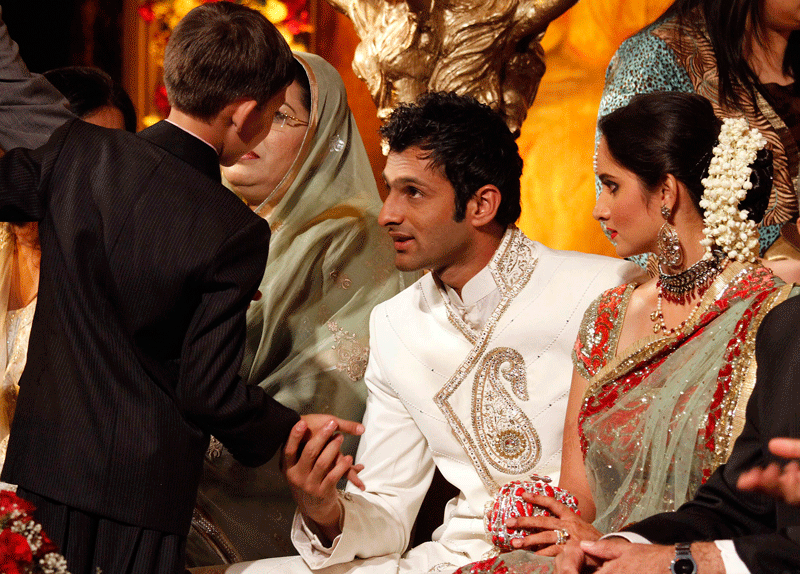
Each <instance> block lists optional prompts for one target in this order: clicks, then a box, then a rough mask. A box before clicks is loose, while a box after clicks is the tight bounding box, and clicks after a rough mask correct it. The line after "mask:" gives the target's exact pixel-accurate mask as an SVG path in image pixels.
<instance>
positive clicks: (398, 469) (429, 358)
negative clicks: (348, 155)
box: [226, 94, 638, 574]
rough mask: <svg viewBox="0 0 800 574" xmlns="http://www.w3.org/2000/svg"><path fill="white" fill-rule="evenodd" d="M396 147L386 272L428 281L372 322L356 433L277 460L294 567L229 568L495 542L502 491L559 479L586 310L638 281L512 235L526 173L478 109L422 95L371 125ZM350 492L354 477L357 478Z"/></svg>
mask: <svg viewBox="0 0 800 574" xmlns="http://www.w3.org/2000/svg"><path fill="white" fill-rule="evenodd" d="M381 133H382V135H383V136H384V138H385V139H386V140H387V142H388V144H389V147H390V150H391V151H390V152H389V155H388V158H387V161H386V169H385V171H384V174H383V175H384V179H385V180H386V185H387V188H388V197H387V198H386V200H385V202H384V205H383V209H382V211H381V214H380V217H379V221H380V223H381V224H382V225H383V226H385V227H386V228H387V230H388V232H389V235H390V236H391V237H392V239H393V241H394V247H395V250H396V265H397V267H398V268H399V269H401V270H404V271H410V270H418V269H426V270H430V271H431V272H430V273H427V274H426V275H424V276H423V277H422V279H420V280H419V281H417V282H416V283H415V284H414V285H412V286H411V287H409V288H408V289H406V290H405V291H403V292H402V293H400V294H399V295H397V296H396V297H394V298H393V299H391V300H389V301H387V302H385V303H383V304H381V305H379V306H377V307H376V308H375V309H374V311H373V312H372V317H371V323H370V347H371V351H370V358H369V365H368V367H367V372H366V377H365V380H366V383H367V387H368V390H369V395H368V398H367V409H366V413H365V418H364V425H365V427H366V432H365V433H364V435H363V436H362V437H361V442H360V445H359V449H358V455H357V457H356V459H357V462H358V463H359V465H358V466H357V468H360V467H361V465H363V470H362V471H361V473H360V475H359V478H360V479H361V480H362V481H363V484H364V486H365V490H363V491H361V490H360V489H359V488H357V487H356V486H354V485H353V484H350V485H348V489H347V491H346V492H343V493H341V492H338V491H337V490H336V483H337V481H338V480H339V479H340V478H341V477H342V476H344V475H345V474H346V473H347V472H348V470H349V468H350V462H351V461H350V460H349V457H342V456H341V455H339V454H338V447H339V444H340V439H334V440H333V441H331V442H329V443H327V444H325V443H324V441H323V440H321V439H313V440H311V441H309V442H308V443H307V444H306V445H305V446H304V448H303V449H302V451H300V449H299V448H298V445H299V443H300V439H301V438H302V431H303V429H302V423H300V428H297V427H296V428H295V430H294V431H293V433H292V435H291V436H290V438H289V440H288V442H287V444H286V447H285V450H284V460H283V463H284V469H285V472H286V475H287V478H288V480H289V482H290V484H291V485H292V488H293V490H294V492H295V497H296V499H297V502H298V507H299V511H298V513H297V514H296V516H295V521H294V526H293V532H292V540H293V542H294V544H295V546H296V547H297V549H298V551H299V552H300V557H290V558H276V559H269V560H262V561H258V562H254V563H250V564H239V565H234V566H231V567H229V568H228V569H227V570H226V572H247V573H249V574H253V573H259V574H263V573H267V572H274V573H285V572H306V573H307V572H309V570H312V571H315V572H316V571H320V572H324V573H326V574H328V573H337V574H338V573H344V572H356V573H359V574H366V573H375V574H389V573H392V574H394V573H395V572H404V573H405V572H409V573H411V572H414V573H423V572H452V571H453V570H455V569H456V568H457V567H459V566H462V565H464V564H467V563H469V562H473V561H476V560H480V559H481V558H483V557H485V556H486V555H487V554H488V553H490V552H491V551H492V550H493V548H492V545H491V544H490V543H489V542H488V541H487V538H486V535H485V533H484V527H483V515H484V506H485V504H486V503H487V502H489V501H491V500H492V499H493V497H494V495H495V493H496V492H497V490H498V488H499V487H500V486H502V485H503V484H505V483H507V482H508V481H511V480H515V479H523V480H525V479H529V477H530V476H531V475H534V474H535V475H547V476H550V477H552V478H553V480H554V484H555V481H556V480H557V477H558V472H559V468H560V458H561V441H562V434H563V425H564V414H565V409H566V402H567V394H568V391H569V384H570V379H571V375H572V361H571V351H572V347H573V344H574V342H575V338H576V336H577V333H578V328H579V324H580V322H581V318H582V317H583V312H584V310H585V309H586V308H587V307H588V306H589V304H590V303H591V302H592V300H593V299H594V298H595V297H597V296H598V295H599V294H600V293H601V292H603V291H604V290H606V289H608V288H610V287H612V286H616V285H618V284H620V283H622V282H624V281H626V280H628V279H630V278H632V277H633V276H634V275H636V274H637V270H638V268H637V267H636V266H635V265H633V264H631V263H627V262H623V261H620V260H615V259H611V258H607V257H600V256H595V255H585V254H580V253H573V252H563V251H554V250H552V249H548V248H547V247H545V246H543V245H541V244H539V243H535V242H533V241H531V240H529V239H528V238H527V237H526V236H525V235H524V234H523V233H522V232H521V231H519V230H518V229H517V228H516V227H515V226H514V225H513V223H514V221H516V220H517V218H518V217H519V214H520V185H519V179H520V175H521V172H522V160H521V159H520V156H519V153H518V150H517V145H516V143H515V141H514V138H513V136H512V135H511V133H510V132H509V130H508V129H507V128H506V126H505V124H504V122H503V120H502V119H501V118H500V117H499V116H498V115H497V114H496V113H494V112H493V111H491V110H490V109H489V108H488V107H486V106H484V105H482V104H478V103H477V102H476V101H474V100H472V99H470V98H464V97H459V96H455V95H452V94H450V95H447V94H428V95H425V96H422V98H421V99H420V100H419V101H418V102H417V103H416V104H413V105H402V106H400V107H399V108H397V109H396V110H395V111H394V113H393V114H392V116H391V118H390V119H389V121H388V123H387V124H386V125H385V126H384V127H383V128H382V129H381ZM434 467H438V468H439V470H440V471H441V473H442V475H444V477H445V478H446V479H447V480H448V481H449V482H451V483H452V484H453V485H455V486H456V487H457V488H458V489H459V490H460V493H459V495H458V496H457V497H456V498H454V499H452V500H451V501H450V502H449V503H448V505H447V508H446V510H445V514H444V522H443V524H442V525H441V526H440V527H439V528H438V529H437V530H436V531H435V532H434V534H433V540H432V541H431V542H427V543H424V544H422V545H420V546H417V547H415V548H412V549H410V550H408V548H407V547H408V544H409V538H410V535H411V529H412V526H413V524H414V521H415V518H416V516H417V512H418V511H419V509H420V505H421V504H422V501H423V498H424V497H425V494H426V492H427V490H428V487H429V485H430V483H431V478H432V476H433V474H434ZM355 482H356V483H358V479H356V481H355Z"/></svg>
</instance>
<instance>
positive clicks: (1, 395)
mask: <svg viewBox="0 0 800 574" xmlns="http://www.w3.org/2000/svg"><path fill="white" fill-rule="evenodd" d="M13 260H14V235H13V233H11V231H10V229H9V224H8V223H2V224H0V310H2V311H0V314H1V315H2V321H0V326H2V328H0V373H3V379H2V382H0V469H2V465H3V463H4V462H5V459H6V449H7V448H8V436H9V431H10V430H11V419H12V418H13V416H14V408H15V407H16V404H17V394H18V392H19V378H20V377H21V376H22V371H23V369H24V368H25V362H26V360H27V358H28V339H29V338H30V334H31V324H32V323H33V314H34V311H35V310H36V299H34V300H33V301H31V302H30V303H28V305H26V306H25V307H23V308H22V309H18V310H15V311H7V309H8V294H9V290H10V286H11V265H12V263H13ZM0 485H2V487H3V488H8V487H9V485H8V484H7V483H0Z"/></svg>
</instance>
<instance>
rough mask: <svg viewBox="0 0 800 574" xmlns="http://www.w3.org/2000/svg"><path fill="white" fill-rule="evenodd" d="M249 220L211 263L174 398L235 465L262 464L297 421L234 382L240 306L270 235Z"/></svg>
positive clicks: (260, 269)
mask: <svg viewBox="0 0 800 574" xmlns="http://www.w3.org/2000/svg"><path fill="white" fill-rule="evenodd" d="M262 225H266V222H264V221H262V220H256V221H255V222H254V223H253V224H251V225H248V226H246V227H244V228H242V229H240V230H239V231H237V232H236V233H235V234H233V235H232V236H231V237H229V238H228V240H227V241H226V242H225V244H224V245H223V246H222V247H221V248H220V250H219V251H218V252H217V254H216V255H215V256H214V258H213V262H212V264H211V266H210V268H209V272H208V273H207V280H206V286H205V289H204V295H203V298H202V301H201V304H200V307H199V309H198V311H197V313H196V314H195V316H194V319H193V320H192V323H191V325H190V327H189V332H188V335H187V337H186V340H185V344H184V350H183V357H184V360H182V361H181V364H182V367H181V369H182V370H181V373H180V375H179V380H178V389H177V399H178V403H179V405H180V406H181V408H182V409H184V411H185V414H186V416H187V417H188V418H190V419H191V420H193V421H194V422H195V423H196V424H197V425H198V426H199V427H200V428H203V429H204V430H206V431H208V432H210V433H211V434H213V435H214V436H215V437H217V438H218V439H219V440H220V441H222V443H223V444H224V445H225V446H226V447H227V448H228V450H229V451H230V452H231V454H233V456H234V457H235V458H236V459H237V460H238V461H239V462H241V463H242V464H245V465H248V466H257V465H260V464H263V463H265V462H266V461H267V460H269V459H270V458H271V457H272V455H273V454H274V453H275V451H276V450H277V449H278V448H279V447H280V446H281V445H282V444H283V442H284V441H285V440H286V438H287V437H288V434H289V431H290V430H291V428H292V426H293V425H294V424H295V423H296V422H297V421H298V420H300V419H299V415H298V414H297V413H295V412H294V411H293V410H291V409H289V408H287V407H284V406H282V405H281V404H279V403H278V402H277V401H275V400H274V399H273V398H272V397H270V396H268V395H267V394H266V393H265V392H264V390H263V389H261V388H260V387H259V386H257V385H246V384H245V383H244V382H243V381H242V380H241V378H240V377H239V376H238V370H239V366H240V365H241V360H242V354H243V349H244V343H245V329H246V319H245V313H246V311H247V305H248V304H249V302H250V301H251V299H252V297H253V294H254V293H255V291H256V289H257V287H258V284H259V282H260V280H261V277H262V275H263V273H264V267H265V265H266V256H267V250H268V245H269V243H268V242H269V233H265V230H264V229H261V226H262Z"/></svg>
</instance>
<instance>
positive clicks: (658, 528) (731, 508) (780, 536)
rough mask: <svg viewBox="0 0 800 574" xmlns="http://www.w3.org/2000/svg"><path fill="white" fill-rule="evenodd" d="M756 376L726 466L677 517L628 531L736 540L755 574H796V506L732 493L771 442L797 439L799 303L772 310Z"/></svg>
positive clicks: (652, 536)
mask: <svg viewBox="0 0 800 574" xmlns="http://www.w3.org/2000/svg"><path fill="white" fill-rule="evenodd" d="M756 360H757V362H758V371H757V378H756V385H755V388H754V390H753V394H752V396H751V397H750V401H749V403H748V405H747V413H746V421H745V427H744V430H743V431H742V434H741V436H740V437H739V439H738V440H737V441H736V444H735V445H734V448H733V451H732V453H731V457H730V459H729V460H728V463H727V464H725V465H723V466H721V467H720V468H719V469H717V471H716V472H715V473H714V474H713V475H712V476H711V478H710V479H709V481H708V482H707V483H706V484H705V485H703V486H702V487H701V488H700V489H699V490H698V492H697V495H696V496H695V498H694V499H693V500H692V501H690V502H687V503H686V504H684V505H683V506H681V507H680V508H679V509H678V510H677V511H675V512H668V513H664V514H659V515H656V516H653V517H651V518H648V519H646V520H643V521H642V522H639V523H638V524H635V525H633V526H631V527H630V528H628V530H630V531H633V532H637V533H639V534H641V535H643V536H644V537H646V538H647V539H649V540H651V541H652V542H655V543H659V544H672V543H675V542H694V541H701V540H726V539H733V542H734V545H735V546H736V552H737V553H738V554H739V557H740V558H741V559H742V561H743V562H744V563H745V564H746V565H747V567H748V568H749V569H750V571H751V572H752V573H753V574H760V573H764V574H767V573H769V574H777V573H782V572H786V573H788V572H792V573H797V572H800V508H799V507H793V506H789V505H787V504H784V503H782V502H776V501H774V500H772V499H771V498H769V497H766V496H764V495H761V494H756V493H748V492H741V491H739V490H737V489H736V481H737V479H738V478H739V475H740V474H741V473H742V472H743V471H745V470H748V469H750V468H752V467H754V466H763V465H766V464H768V463H769V462H770V461H772V460H774V457H773V456H772V455H771V454H770V453H769V451H768V449H767V443H768V442H769V440H770V439H771V438H774V437H778V436H786V437H794V438H800V298H798V297H794V298H791V299H789V300H787V301H785V302H784V303H782V304H780V305H778V306H777V307H776V308H775V309H773V310H772V311H771V312H770V313H769V314H768V315H767V316H766V317H765V319H764V321H763V323H762V324H761V328H760V329H759V332H758V336H757V338H756Z"/></svg>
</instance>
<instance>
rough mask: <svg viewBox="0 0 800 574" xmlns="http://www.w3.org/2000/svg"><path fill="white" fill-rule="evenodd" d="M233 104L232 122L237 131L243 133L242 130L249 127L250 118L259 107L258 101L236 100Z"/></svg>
mask: <svg viewBox="0 0 800 574" xmlns="http://www.w3.org/2000/svg"><path fill="white" fill-rule="evenodd" d="M233 106H234V107H233V113H232V114H231V123H233V125H234V126H235V127H236V133H242V130H244V129H246V128H247V127H248V123H249V120H250V119H251V116H252V114H253V111H254V110H255V109H256V108H257V107H258V103H257V102H256V101H255V100H241V101H239V102H235V103H234V104H233Z"/></svg>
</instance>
